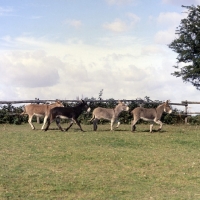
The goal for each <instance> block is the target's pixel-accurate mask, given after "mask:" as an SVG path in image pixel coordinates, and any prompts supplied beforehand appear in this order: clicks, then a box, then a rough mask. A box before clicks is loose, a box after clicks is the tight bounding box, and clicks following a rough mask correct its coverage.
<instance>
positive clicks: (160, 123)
mask: <svg viewBox="0 0 200 200" xmlns="http://www.w3.org/2000/svg"><path fill="white" fill-rule="evenodd" d="M155 122H156V124H159V125H160V127H159V128H158V131H160V130H161V129H162V125H163V123H162V122H161V121H160V120H157V121H155Z"/></svg>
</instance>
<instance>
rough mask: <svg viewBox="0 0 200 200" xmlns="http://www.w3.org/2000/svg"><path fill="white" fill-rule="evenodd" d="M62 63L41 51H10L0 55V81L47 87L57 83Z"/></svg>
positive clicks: (16, 84)
mask: <svg viewBox="0 0 200 200" xmlns="http://www.w3.org/2000/svg"><path fill="white" fill-rule="evenodd" d="M62 67H63V63H62V62H61V61H59V60H58V59H57V58H55V57H52V56H46V55H45V53H44V52H43V51H35V52H32V53H30V52H21V53H20V52H12V53H9V54H4V55H1V56H0V69H1V74H0V77H1V83H2V84H5V85H14V86H16V87H25V88H26V87H27V88H34V87H36V88H37V87H47V86H52V85H55V84H56V83H58V81H59V74H58V69H59V68H62Z"/></svg>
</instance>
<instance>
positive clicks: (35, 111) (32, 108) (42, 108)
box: [20, 101, 64, 130]
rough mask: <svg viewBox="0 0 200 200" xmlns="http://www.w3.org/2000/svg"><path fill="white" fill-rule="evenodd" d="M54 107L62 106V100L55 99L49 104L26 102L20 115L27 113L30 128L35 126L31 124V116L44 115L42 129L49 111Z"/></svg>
mask: <svg viewBox="0 0 200 200" xmlns="http://www.w3.org/2000/svg"><path fill="white" fill-rule="evenodd" d="M54 107H64V105H63V104H62V102H60V101H56V102H54V103H51V104H28V105H26V106H25V107H24V112H23V113H21V114H20V115H28V117H29V118H28V123H29V124H30V126H31V128H32V129H33V130H34V129H35V126H34V125H33V124H32V119H33V116H34V115H35V116H37V117H44V121H43V125H42V128H41V129H42V130H43V129H44V126H45V124H46V121H47V118H48V115H49V112H50V110H51V109H52V108H54Z"/></svg>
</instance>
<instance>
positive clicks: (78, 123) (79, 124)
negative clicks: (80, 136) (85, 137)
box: [74, 119, 84, 132]
mask: <svg viewBox="0 0 200 200" xmlns="http://www.w3.org/2000/svg"><path fill="white" fill-rule="evenodd" d="M74 121H75V122H76V123H77V125H78V126H79V128H80V129H81V131H83V132H84V130H83V129H82V127H81V123H80V122H79V121H78V120H77V119H75V120H74Z"/></svg>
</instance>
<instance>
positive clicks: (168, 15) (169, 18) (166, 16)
mask: <svg viewBox="0 0 200 200" xmlns="http://www.w3.org/2000/svg"><path fill="white" fill-rule="evenodd" d="M184 17H185V16H184V14H179V13H176V12H165V13H160V15H159V16H158V18H157V22H158V23H159V24H162V25H165V26H169V27H177V26H178V25H179V24H180V21H181V19H183V18H184Z"/></svg>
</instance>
